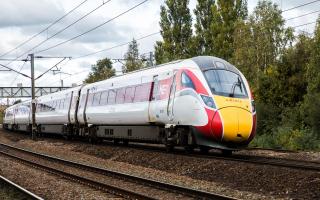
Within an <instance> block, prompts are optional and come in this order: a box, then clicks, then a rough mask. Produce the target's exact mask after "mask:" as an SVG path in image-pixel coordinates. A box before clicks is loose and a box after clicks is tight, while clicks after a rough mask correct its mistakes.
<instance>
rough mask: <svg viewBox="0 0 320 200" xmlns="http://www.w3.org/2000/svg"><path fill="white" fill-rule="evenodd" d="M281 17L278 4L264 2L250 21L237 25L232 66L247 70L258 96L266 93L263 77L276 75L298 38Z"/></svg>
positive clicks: (246, 73) (245, 71)
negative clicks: (278, 67)
mask: <svg viewBox="0 0 320 200" xmlns="http://www.w3.org/2000/svg"><path fill="white" fill-rule="evenodd" d="M281 13H282V12H281V10H280V9H279V8H278V6H277V5H276V4H272V2H270V1H260V2H259V3H258V5H257V7H256V8H255V9H254V12H253V14H252V15H251V16H250V17H249V20H248V21H245V22H238V23H237V25H236V29H235V32H234V39H235V42H234V54H233V59H232V62H233V63H234V64H236V65H237V66H239V68H240V69H241V70H243V72H244V73H245V75H246V76H247V77H248V79H249V82H250V83H251V84H252V85H253V86H254V87H255V88H254V89H255V90H256V91H258V92H259V93H258V94H257V95H260V94H262V93H265V92H266V91H264V89H258V88H259V85H260V82H259V77H261V74H268V75H273V74H275V73H276V70H277V69H276V68H277V65H278V62H279V60H280V58H281V57H282V55H283V54H284V52H285V50H286V47H287V45H288V44H290V43H291V42H292V40H293V38H294V36H293V30H292V29H291V28H285V27H284V19H283V17H282V15H281ZM260 80H263V81H264V80H266V81H268V79H260ZM260 91H261V93H260ZM262 95H263V94H262Z"/></svg>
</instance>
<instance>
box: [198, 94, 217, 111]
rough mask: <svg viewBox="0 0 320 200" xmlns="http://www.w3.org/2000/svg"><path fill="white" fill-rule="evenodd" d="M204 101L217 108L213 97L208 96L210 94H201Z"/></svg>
mask: <svg viewBox="0 0 320 200" xmlns="http://www.w3.org/2000/svg"><path fill="white" fill-rule="evenodd" d="M200 96H201V98H202V100H203V102H204V103H205V104H206V105H207V106H208V107H210V108H216V105H215V103H214V101H213V99H212V97H208V96H205V95H202V94H201V95H200Z"/></svg>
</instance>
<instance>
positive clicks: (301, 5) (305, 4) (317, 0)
mask: <svg viewBox="0 0 320 200" xmlns="http://www.w3.org/2000/svg"><path fill="white" fill-rule="evenodd" d="M319 1H320V0H315V1H311V2H308V3H304V4H300V5H298V6H295V7H292V8H288V9H286V10H282V13H284V12H287V11H290V10H294V9H297V8H301V7H304V6H307V5H310V4H313V3H316V2H319Z"/></svg>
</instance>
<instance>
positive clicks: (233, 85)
mask: <svg viewBox="0 0 320 200" xmlns="http://www.w3.org/2000/svg"><path fill="white" fill-rule="evenodd" d="M241 85H242V83H241V80H240V77H239V76H238V80H237V81H236V82H234V83H233V84H232V87H231V93H230V95H229V96H230V97H234V92H235V90H236V86H238V87H239V88H240V91H241V92H242V86H241Z"/></svg>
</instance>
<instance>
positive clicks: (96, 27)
mask: <svg viewBox="0 0 320 200" xmlns="http://www.w3.org/2000/svg"><path fill="white" fill-rule="evenodd" d="M147 1H149V0H144V1H142V2H140V3H138V4H137V5H135V6H133V7H131V8H129V9H128V10H126V11H124V12H122V13H120V14H118V15H117V16H115V17H113V18H111V19H109V20H107V21H105V22H103V23H101V24H99V25H98V26H95V27H93V28H91V29H89V30H87V31H85V32H83V33H81V34H79V35H77V36H74V37H72V38H70V39H68V40H65V41H63V42H60V43H58V44H55V45H53V46H50V47H48V48H45V49H42V50H40V51H37V52H35V53H42V52H44V51H48V50H50V49H53V48H55V47H58V46H60V45H63V44H65V43H68V42H70V41H72V40H75V39H77V38H79V37H81V36H83V35H86V34H88V33H90V32H92V31H94V30H96V29H98V28H100V27H101V26H103V25H105V24H107V23H109V22H111V21H113V20H115V19H117V18H119V17H121V16H122V15H124V14H126V13H128V12H130V11H132V10H134V9H135V8H137V7H139V6H141V5H142V4H144V3H146V2H147Z"/></svg>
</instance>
